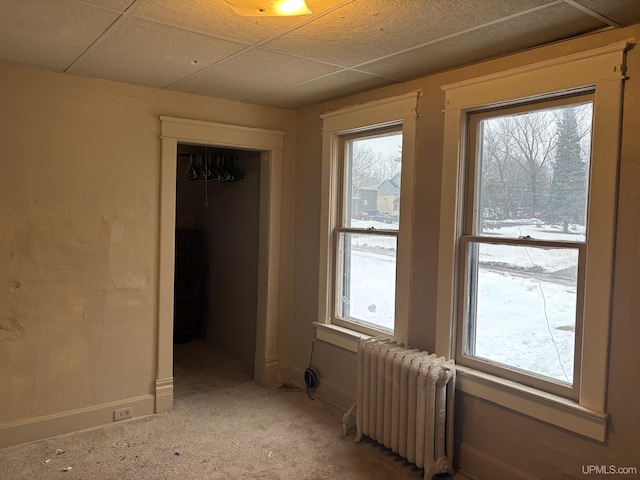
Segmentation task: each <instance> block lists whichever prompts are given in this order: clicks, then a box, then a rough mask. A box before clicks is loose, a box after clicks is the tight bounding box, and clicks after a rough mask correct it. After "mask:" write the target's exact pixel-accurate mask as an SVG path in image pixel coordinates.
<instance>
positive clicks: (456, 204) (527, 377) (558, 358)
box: [436, 41, 633, 441]
mask: <svg viewBox="0 0 640 480" xmlns="http://www.w3.org/2000/svg"><path fill="white" fill-rule="evenodd" d="M632 43H633V42H631V41H624V42H619V43H615V44H611V45H608V46H605V47H601V48H598V49H594V50H591V51H586V52H579V53H576V54H573V55H569V56H566V57H558V58H553V59H551V60H548V61H546V62H541V63H538V64H531V65H525V66H523V67H520V68H517V69H513V70H510V71H506V72H501V73H496V74H493V75H488V76H486V77H481V78H476V79H470V80H467V81H462V82H458V83H455V84H452V85H447V86H443V87H442V88H443V90H444V91H445V110H444V112H445V114H444V122H445V125H444V143H443V155H444V156H443V165H442V195H441V205H440V243H439V249H438V255H439V265H438V297H437V298H438V300H437V320H436V322H437V325H436V351H437V352H438V354H441V355H445V356H449V357H453V358H455V360H456V362H457V363H458V365H459V368H458V376H457V379H458V381H457V388H459V389H460V390H461V391H463V392H465V393H468V394H471V395H475V396H478V397H480V398H483V399H485V400H488V401H491V402H494V403H497V404H499V405H502V406H504V407H507V408H510V409H513V410H515V411H518V412H520V413H523V414H525V415H529V416H532V417H534V418H537V419H540V420H543V421H546V422H549V423H551V424H553V425H556V426H558V427H562V428H566V429H568V430H571V431H573V432H576V433H579V434H582V435H585V436H587V437H590V438H593V439H596V440H599V441H604V440H605V439H606V431H607V428H606V427H607V414H606V413H605V412H606V401H605V400H606V384H607V364H608V361H607V360H608V359H607V357H608V343H609V321H610V320H609V319H610V308H611V307H610V305H611V279H612V271H613V257H614V234H615V215H616V189H617V175H618V172H617V165H618V161H619V154H620V151H619V148H620V147H619V143H620V132H621V117H622V108H621V107H622V98H623V86H624V80H625V79H626V78H627V74H628V72H627V68H626V65H625V52H626V50H627V49H628V48H629V46H630V45H631V44H632Z"/></svg>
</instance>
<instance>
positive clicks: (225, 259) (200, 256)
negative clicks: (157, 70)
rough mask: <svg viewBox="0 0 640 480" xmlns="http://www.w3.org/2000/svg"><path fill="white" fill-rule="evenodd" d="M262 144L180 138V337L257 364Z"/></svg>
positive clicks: (177, 303)
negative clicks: (231, 145)
mask: <svg viewBox="0 0 640 480" xmlns="http://www.w3.org/2000/svg"><path fill="white" fill-rule="evenodd" d="M260 158H261V153H260V152H259V151H252V150H242V149H227V148H221V147H216V146H210V145H193V144H187V143H184V144H183V143H180V144H178V151H177V171H176V238H175V240H176V241H175V280H174V285H175V287H174V343H188V342H191V341H193V340H195V339H198V340H204V341H205V342H206V343H208V344H210V345H213V346H215V347H218V348H220V349H221V350H223V351H225V352H227V353H229V354H231V355H233V356H235V357H237V358H238V359H240V360H242V361H244V362H246V363H249V364H251V365H253V362H254V352H255V339H256V317H257V286H258V245H259V221H260V218H259V212H260V163H261V162H260Z"/></svg>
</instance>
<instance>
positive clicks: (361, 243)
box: [334, 125, 402, 333]
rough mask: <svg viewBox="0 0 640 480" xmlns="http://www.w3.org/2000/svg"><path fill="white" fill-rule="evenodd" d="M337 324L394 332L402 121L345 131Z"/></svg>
mask: <svg viewBox="0 0 640 480" xmlns="http://www.w3.org/2000/svg"><path fill="white" fill-rule="evenodd" d="M339 145H340V148H339V152H340V156H341V158H340V160H341V161H340V165H341V169H340V170H341V176H340V181H341V188H340V189H339V191H340V192H341V193H342V195H341V198H340V199H339V201H338V202H336V208H337V209H338V212H337V215H336V218H337V220H338V221H337V224H336V227H335V242H336V248H335V255H336V261H335V265H336V268H335V282H334V292H335V315H334V323H336V324H338V325H340V324H343V325H344V326H348V327H351V328H356V329H358V330H363V331H367V330H368V329H373V330H374V331H375V330H378V331H379V330H382V331H386V332H389V333H393V332H394V327H395V310H396V275H397V258H398V257H397V245H398V229H399V222H400V178H401V170H402V131H401V125H397V126H393V127H385V128H378V129H372V130H366V131H364V132H359V133H357V134H350V135H342V136H340V142H339Z"/></svg>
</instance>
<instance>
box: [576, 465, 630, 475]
mask: <svg viewBox="0 0 640 480" xmlns="http://www.w3.org/2000/svg"><path fill="white" fill-rule="evenodd" d="M582 473H583V474H584V475H594V474H596V475H637V474H638V467H619V466H617V465H582Z"/></svg>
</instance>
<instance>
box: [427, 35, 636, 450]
mask: <svg viewBox="0 0 640 480" xmlns="http://www.w3.org/2000/svg"><path fill="white" fill-rule="evenodd" d="M633 44H634V40H633V39H629V40H627V41H623V42H618V43H615V44H611V45H609V46H606V47H602V48H598V49H594V50H590V51H586V52H581V53H578V54H574V55H569V56H565V57H559V58H555V59H552V60H549V61H546V62H540V63H537V64H532V65H527V66H525V67H522V68H518V69H513V70H509V71H506V72H502V73H497V74H494V75H488V76H485V77H480V78H476V79H471V80H468V81H464V82H459V83H456V84H451V85H445V86H443V87H442V89H443V90H444V91H445V109H444V123H445V125H444V146H443V171H442V186H441V187H442V190H441V191H442V196H441V210H440V238H439V250H438V252H439V264H438V293H437V319H436V351H437V352H438V353H439V354H440V355H445V356H448V357H453V355H454V352H455V345H454V341H455V324H454V322H455V319H456V299H457V285H456V282H457V277H456V274H457V272H458V269H457V268H458V265H457V245H458V238H459V234H460V227H461V223H460V222H461V217H462V216H461V211H462V207H463V205H462V202H461V196H460V192H462V188H464V187H463V183H462V179H463V175H462V165H463V155H464V150H465V146H464V138H465V136H464V131H465V118H466V113H467V112H469V111H472V110H474V109H479V108H485V107H489V106H502V105H508V104H511V103H513V102H516V101H518V100H521V99H542V98H547V97H550V96H553V95H554V94H555V93H557V92H570V91H577V90H580V89H582V88H585V87H595V94H594V112H595V113H594V127H593V133H592V134H593V139H594V142H593V147H592V167H591V168H592V172H591V177H592V178H595V179H597V181H596V182H593V185H592V186H591V195H593V196H595V197H596V198H599V199H604V201H598V202H591V204H590V207H589V208H590V212H591V217H590V218H595V219H597V223H595V224H594V223H591V224H590V229H589V230H590V233H589V234H590V238H589V244H590V248H591V249H595V250H596V251H598V252H602V254H599V255H590V256H589V258H588V259H587V266H586V267H587V272H589V273H588V275H590V279H589V280H588V283H587V286H586V292H585V297H586V298H588V299H589V310H588V311H586V312H585V315H584V332H583V335H584V340H583V352H582V355H583V356H582V372H581V380H582V381H581V385H580V394H579V401H578V402H572V401H570V400H567V399H564V398H562V397H558V396H556V395H552V394H549V393H546V392H542V391H539V390H536V389H532V388H529V387H524V386H522V385H520V384H517V383H514V382H509V381H506V380H504V379H501V378H499V377H495V376H492V375H488V374H485V373H482V372H478V371H477V370H474V369H471V368H462V367H460V376H459V379H460V381H459V382H458V388H459V389H460V390H461V391H463V392H465V393H468V394H471V395H475V396H478V397H481V398H484V399H486V400H489V401H492V402H494V403H497V404H499V405H502V406H504V407H507V408H510V409H513V410H515V411H518V412H520V413H523V414H526V415H529V416H532V417H534V418H537V419H539V420H543V421H546V422H549V423H551V424H554V425H557V426H560V427H563V428H566V429H568V430H571V431H573V432H576V433H579V434H582V435H585V436H587V437H590V438H593V439H596V440H599V441H605V439H606V431H607V428H606V426H607V415H606V413H605V411H606V385H607V367H608V348H609V323H610V311H611V278H612V271H613V270H612V268H613V246H614V230H615V213H616V189H617V175H618V163H619V157H620V141H619V140H620V132H621V123H622V100H623V98H622V94H623V81H624V80H625V78H626V76H625V65H624V62H625V52H626V51H627V50H628V49H629V48H630V46H632V45H633Z"/></svg>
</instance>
